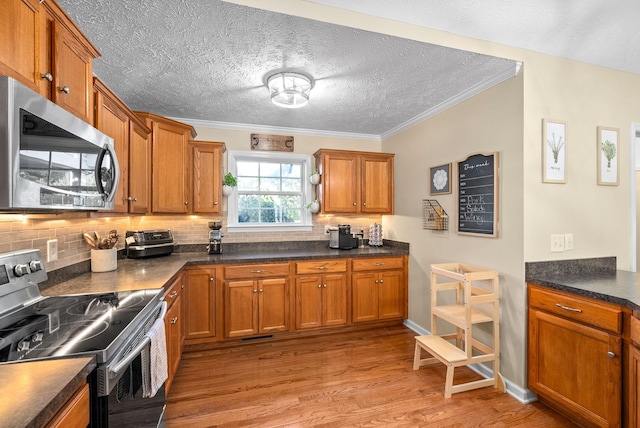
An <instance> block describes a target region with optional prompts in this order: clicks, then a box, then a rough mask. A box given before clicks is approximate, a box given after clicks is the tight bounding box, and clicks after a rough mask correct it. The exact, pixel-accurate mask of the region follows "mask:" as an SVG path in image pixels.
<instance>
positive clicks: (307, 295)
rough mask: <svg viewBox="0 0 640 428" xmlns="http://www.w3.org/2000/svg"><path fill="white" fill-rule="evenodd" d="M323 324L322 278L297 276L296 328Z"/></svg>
mask: <svg viewBox="0 0 640 428" xmlns="http://www.w3.org/2000/svg"><path fill="white" fill-rule="evenodd" d="M321 326H322V278H321V277H320V276H319V275H318V276H304V277H299V278H296V328H298V329H303V328H313V327H321Z"/></svg>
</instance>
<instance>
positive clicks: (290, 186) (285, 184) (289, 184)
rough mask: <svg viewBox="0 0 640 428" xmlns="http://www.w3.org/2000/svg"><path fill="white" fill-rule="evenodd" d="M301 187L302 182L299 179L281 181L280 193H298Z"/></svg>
mask: <svg viewBox="0 0 640 428" xmlns="http://www.w3.org/2000/svg"><path fill="white" fill-rule="evenodd" d="M301 187H302V182H301V181H300V179H289V178H283V179H282V191H283V192H300V191H301Z"/></svg>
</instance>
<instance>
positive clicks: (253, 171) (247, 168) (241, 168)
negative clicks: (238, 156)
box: [237, 161, 260, 177]
mask: <svg viewBox="0 0 640 428" xmlns="http://www.w3.org/2000/svg"><path fill="white" fill-rule="evenodd" d="M259 165H260V164H259V163H258V162H245V161H239V162H238V164H237V169H238V171H237V172H238V176H243V177H247V176H252V177H257V176H258V175H259V173H258V171H259Z"/></svg>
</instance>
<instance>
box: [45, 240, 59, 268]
mask: <svg viewBox="0 0 640 428" xmlns="http://www.w3.org/2000/svg"><path fill="white" fill-rule="evenodd" d="M56 260H58V240H57V239H49V240H48V241H47V262H55V261H56Z"/></svg>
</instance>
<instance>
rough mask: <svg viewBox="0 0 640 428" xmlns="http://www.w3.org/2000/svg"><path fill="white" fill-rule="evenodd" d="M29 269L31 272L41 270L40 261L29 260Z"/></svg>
mask: <svg viewBox="0 0 640 428" xmlns="http://www.w3.org/2000/svg"><path fill="white" fill-rule="evenodd" d="M29 268H30V269H31V272H37V271H39V270H42V262H41V261H40V260H31V262H29Z"/></svg>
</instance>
